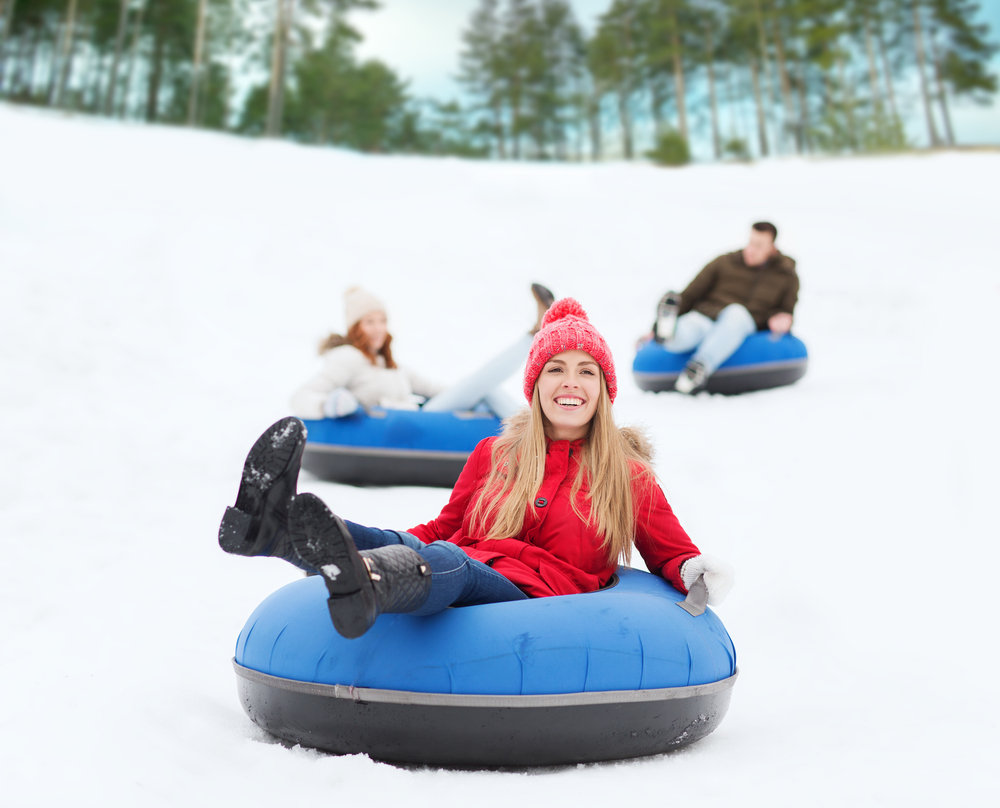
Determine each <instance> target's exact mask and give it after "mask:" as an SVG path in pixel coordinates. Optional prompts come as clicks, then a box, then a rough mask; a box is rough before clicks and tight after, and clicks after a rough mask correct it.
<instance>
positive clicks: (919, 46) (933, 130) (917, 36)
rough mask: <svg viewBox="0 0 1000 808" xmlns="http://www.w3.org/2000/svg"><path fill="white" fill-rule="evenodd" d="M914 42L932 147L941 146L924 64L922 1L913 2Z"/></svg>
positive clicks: (914, 0)
mask: <svg viewBox="0 0 1000 808" xmlns="http://www.w3.org/2000/svg"><path fill="white" fill-rule="evenodd" d="M913 41H914V45H915V47H916V50H917V72H918V73H919V74H920V94H921V96H922V97H923V100H924V114H925V115H926V117H927V135H928V137H929V138H930V141H931V147H934V146H940V145H941V139H940V138H939V137H938V133H937V127H936V126H935V125H934V113H933V111H932V110H931V94H930V90H928V88H927V74H926V68H925V66H924V63H925V62H926V59H925V57H924V34H923V28H922V27H921V22H920V0H913Z"/></svg>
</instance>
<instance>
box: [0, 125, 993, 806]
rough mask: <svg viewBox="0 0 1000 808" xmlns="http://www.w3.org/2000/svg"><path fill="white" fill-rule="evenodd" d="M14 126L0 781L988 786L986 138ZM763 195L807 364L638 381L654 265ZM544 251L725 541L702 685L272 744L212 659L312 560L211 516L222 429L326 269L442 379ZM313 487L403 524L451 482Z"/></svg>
mask: <svg viewBox="0 0 1000 808" xmlns="http://www.w3.org/2000/svg"><path fill="white" fill-rule="evenodd" d="M0 153H2V154H4V155H5V160H4V162H3V170H2V181H0V269H2V272H3V294H2V296H0V306H2V310H0V362H2V375H0V390H2V396H0V407H2V417H3V424H4V426H3V429H2V433H0V434H2V457H3V460H4V463H3V466H2V469H0V475H2V478H0V535H2V536H3V547H4V558H3V563H2V565H0V598H2V603H3V609H2V612H0V632H2V634H0V636H2V638H3V649H2V654H0V679H2V681H3V683H4V690H5V696H6V700H5V704H4V708H3V723H2V727H3V732H2V740H0V744H2V746H0V761H3V764H2V765H3V774H2V782H3V786H2V790H3V796H4V803H5V804H7V805H53V804H59V805H102V806H106V805H115V804H122V805H143V806H146V805H171V806H173V805H177V804H184V805H192V806H200V805H211V806H218V805H222V804H241V805H247V806H271V805H274V804H278V803H279V802H280V804H283V805H288V804H294V805H334V804H335V805H342V806H349V805H362V804H363V805H367V806H390V805H397V804H405V805H407V806H408V808H420V807H421V806H458V805H468V804H470V803H473V802H474V803H475V804H476V805H477V806H479V807H480V808H492V807H493V806H497V807H498V808H499V807H500V806H504V807H506V806H509V805H514V804H529V803H530V804H539V805H553V806H562V805H573V806H580V805H593V806H597V805H610V804H622V803H625V804H628V803H630V802H632V803H635V802H640V803H641V804H645V805H668V804H669V805H683V806H702V808H704V807H705V806H733V805H739V806H742V807H743V808H747V806H768V808H774V807H775V806H795V807H796V808H799V807H800V806H804V805H808V806H823V805H829V806H842V805H847V804H850V805H854V806H875V805H906V806H939V805H943V804H967V805H974V806H980V805H996V804H998V802H1000V787H998V779H997V773H996V772H997V769H996V766H995V762H996V756H997V752H998V746H997V725H998V716H1000V711H998V696H997V686H996V683H995V680H994V675H995V671H996V669H997V661H998V660H997V656H998V652H997V643H996V614H997V607H996V601H995V596H994V594H993V585H994V582H995V578H996V571H997V566H998V564H997V562H998V549H997V545H998V542H997V538H998V534H997V523H996V518H995V514H994V512H993V507H992V506H990V505H989V502H991V501H994V500H993V497H994V496H996V491H997V488H998V483H1000V479H998V472H997V456H998V449H1000V440H998V427H997V417H996V397H997V396H996V394H997V392H998V386H1000V382H998V377H997V372H996V370H997V358H996V346H997V339H996V328H997V310H998V307H1000V274H998V271H997V269H998V262H997V257H996V246H995V235H996V227H997V208H996V189H997V187H998V186H1000V155H997V154H992V153H976V154H973V153H946V154H936V155H933V156H898V157H885V158H878V159H874V158H868V159H852V160H847V159H829V160H806V159H783V160H772V161H768V162H764V163H760V164H755V165H704V166H694V167H690V168H686V169H683V170H661V169H656V168H653V167H650V166H648V165H643V164H631V165H627V164H606V165H596V166H591V165H581V166H576V165H533V164H523V163H505V164H501V163H473V162H462V161H457V160H438V159H430V158H404V157H372V156H362V155H358V154H351V153H345V152H340V151H336V150H330V149H313V148H303V147H297V146H294V145H291V144H288V143H281V142H264V141H253V140H241V139H236V138H233V137H228V136H220V135H214V134H207V133H199V132H191V131H186V130H182V129H170V128H157V127H138V126H129V125H119V124H110V123H102V122H99V121H93V120H85V119H75V118H72V117H66V116H62V115H58V114H50V113H42V112H37V111H29V110H24V109H19V108H15V107H10V106H2V105H0ZM762 218H767V219H771V220H773V221H775V222H776V223H777V225H778V227H779V228H780V230H781V234H780V237H779V245H780V246H781V247H782V248H783V249H784V250H785V251H786V252H788V253H789V254H791V255H792V256H794V257H795V258H796V259H797V260H798V261H799V268H800V272H801V278H802V286H803V289H802V295H801V301H800V306H799V309H798V311H797V321H796V328H795V330H796V333H798V334H799V336H800V337H802V338H803V339H804V340H805V341H806V343H807V345H808V346H809V349H810V353H811V364H810V368H809V372H808V374H807V375H806V377H805V378H804V379H803V380H802V381H801V382H799V383H798V384H796V385H794V386H792V387H788V388H784V389H778V390H772V391H765V392H760V393H755V394H752V395H746V396H741V397H733V398H722V397H709V396H705V395H702V396H699V397H697V398H693V399H692V398H686V397H681V396H678V395H673V394H661V395H654V394H651V393H642V392H640V391H639V390H638V388H636V387H635V385H634V384H633V383H632V381H631V372H630V363H631V359H632V356H633V348H634V342H635V339H636V338H637V337H638V336H639V335H640V334H641V333H643V332H644V331H646V330H648V328H649V326H650V324H651V323H652V320H653V317H654V314H655V307H656V302H657V301H658V300H659V298H660V296H661V295H662V294H663V292H664V291H665V290H667V289H670V288H674V289H676V288H680V287H682V286H683V284H685V283H686V282H687V280H688V279H689V278H690V277H691V276H692V275H693V274H694V273H695V272H696V271H697V270H698V269H700V268H701V266H703V265H704V264H705V263H706V262H707V261H708V260H710V259H711V258H713V257H714V256H715V255H716V254H718V253H720V252H723V251H728V250H731V249H736V248H738V247H740V246H742V244H743V242H744V241H745V239H746V235H747V232H748V228H749V224H750V223H751V222H753V221H755V220H757V219H762ZM532 281H539V282H542V283H545V284H546V285H547V286H549V287H550V288H551V289H553V290H554V291H555V292H556V294H557V296H567V295H571V296H573V297H575V298H577V299H578V300H580V302H581V303H582V304H583V305H584V307H585V308H586V310H587V312H588V314H589V315H590V317H591V320H592V322H593V323H594V324H595V326H596V327H597V328H598V329H600V330H601V332H602V333H603V334H604V335H605V337H606V338H607V340H608V342H609V344H610V346H611V348H612V350H613V352H614V355H615V358H616V360H617V364H618V373H619V376H620V378H621V390H620V394H619V396H618V400H617V402H616V405H615V409H616V412H617V415H618V418H619V420H620V421H621V422H622V423H638V424H645V425H646V426H647V427H648V429H649V431H650V433H651V436H652V437H653V439H654V442H655V444H656V446H657V448H658V466H657V469H658V472H659V474H660V477H661V479H662V482H663V485H664V488H665V490H666V492H667V495H668V498H669V499H670V501H671V503H672V505H673V507H674V509H675V510H676V512H677V514H678V515H679V518H680V519H681V522H682V524H683V525H684V526H685V527H686V528H687V530H688V532H689V533H690V534H691V536H692V537H693V538H694V539H695V541H696V542H697V543H698V544H699V546H700V547H701V548H702V549H703V550H704V551H705V552H709V553H712V554H714V555H718V556H719V557H721V558H724V559H726V560H727V561H729V562H731V563H732V564H733V565H734V567H735V568H736V571H737V575H738V579H739V583H738V585H737V586H736V587H735V588H734V589H733V591H732V592H731V593H730V595H729V597H728V598H727V600H726V602H725V604H724V605H723V606H722V607H720V608H719V610H718V612H719V614H720V616H721V617H722V619H723V620H724V621H725V623H726V625H727V627H728V629H729V631H730V633H731V634H732V636H733V638H734V641H735V644H736V648H737V651H738V654H739V665H740V671H741V673H740V679H739V681H738V682H737V684H736V687H735V690H734V695H733V701H732V706H731V709H730V712H729V715H728V717H727V718H726V720H725V721H724V722H723V723H722V725H721V727H720V729H719V730H718V731H717V732H715V733H714V734H713V735H711V736H710V737H708V738H707V739H705V740H703V741H701V742H699V743H697V744H694V745H693V746H691V747H688V748H685V749H683V750H680V751H678V752H676V753H671V754H667V755H663V756H658V757H654V758H647V759H642V760H636V761H630V762H622V763H613V764H604V765H588V766H580V767H568V768H561V769H553V770H545V771H542V772H533V773H526V772H518V773H509V772H508V773H501V772H493V773H487V772H453V771H440V770H423V769H406V768H396V767H393V766H389V765H386V764H382V763H376V762H373V761H371V760H370V759H368V758H367V757H365V756H362V755H358V756H347V757H333V756H328V755H324V754H320V753H317V752H314V751H310V750H306V749H302V748H292V749H289V748H286V747H285V746H283V745H281V744H279V743H277V742H275V741H274V740H273V739H271V738H270V737H268V736H267V735H266V734H265V733H264V732H263V731H261V730H259V729H257V728H256V727H255V726H254V725H253V724H252V723H251V722H250V721H249V720H248V719H247V717H246V716H245V715H244V713H243V711H242V709H241V707H240V704H239V702H238V700H237V697H236V687H235V684H236V683H235V676H234V673H233V670H232V668H231V666H230V658H231V656H232V654H233V649H234V644H235V640H236V637H237V634H238V632H239V630H240V628H241V627H242V625H243V623H244V621H245V620H246V618H247V617H248V616H249V614H250V613H251V611H252V610H253V609H254V608H255V607H256V605H257V604H258V603H259V602H260V601H261V600H262V599H263V598H264V597H266V596H267V595H268V594H269V593H270V592H272V591H273V590H274V589H276V588H277V587H279V586H281V585H283V584H284V583H287V582H288V581H291V580H294V579H296V578H297V577H299V576H300V575H301V573H300V572H299V571H297V570H296V569H294V568H293V567H292V566H290V565H288V564H286V563H284V562H281V561H278V560H270V559H256V558H242V557H234V556H229V555H226V554H225V553H223V552H222V551H221V550H220V549H219V548H218V546H217V543H216V533H217V530H218V525H219V520H220V518H221V517H222V514H223V511H224V509H225V507H226V505H231V504H232V502H233V500H234V499H235V496H236V492H237V488H238V486H239V482H240V470H241V468H242V465H243V460H244V457H245V455H246V452H247V451H248V450H249V448H250V446H251V445H252V444H253V441H254V440H255V439H256V437H257V436H258V435H259V434H260V433H261V432H262V431H263V430H264V428H266V427H267V426H268V425H269V424H271V423H273V422H274V421H275V420H277V419H278V418H280V417H282V416H284V415H287V414H288V410H287V407H288V398H289V395H290V394H291V392H292V391H293V390H294V389H295V388H296V386H297V385H299V384H300V383H301V382H302V381H303V380H305V379H306V378H308V377H309V375H310V374H311V373H312V372H313V371H314V369H315V366H316V363H317V361H318V360H317V358H316V356H315V347H316V343H317V341H318V340H319V339H320V338H321V337H323V336H325V334H326V332H327V331H328V330H330V329H340V328H341V327H342V325H343V323H342V318H343V313H342V312H343V309H342V297H341V296H342V294H343V292H344V290H345V289H346V288H348V287H349V286H352V285H354V284H358V283H361V284H363V285H364V286H365V288H367V289H370V290H371V291H372V292H373V293H375V294H377V295H378V296H380V297H382V298H383V299H384V300H385V301H386V303H387V305H388V306H389V309H390V311H389V317H390V327H391V331H392V333H393V335H394V337H395V342H394V344H393V351H394V354H395V357H396V359H397V361H399V362H400V363H402V364H404V365H410V366H412V367H413V368H414V369H415V370H417V371H418V372H421V373H423V374H425V375H427V376H428V377H432V378H437V379H439V380H440V381H442V382H446V383H448V382H453V381H455V380H457V379H459V378H461V377H462V376H463V375H464V374H466V373H468V372H470V371H471V370H473V369H474V368H475V367H476V366H477V363H478V362H479V361H481V360H482V359H483V358H485V357H488V356H490V355H492V354H494V353H496V352H497V351H498V350H499V349H501V348H502V347H504V346H506V345H507V344H508V343H509V341H510V339H511V338H512V337H514V336H515V335H516V334H518V333H521V332H522V331H523V330H525V329H527V328H528V327H530V325H531V323H532V322H533V320H534V313H535V305H534V301H533V299H532V298H531V295H530V292H529V284H530V283H531V282H532ZM505 384H506V386H507V387H508V388H509V389H510V391H511V393H513V394H515V395H516V394H517V392H518V389H519V380H518V379H517V378H512V379H510V380H508V381H507V382H506V383H505ZM991 413H992V414H991ZM300 490H306V491H312V492H314V493H316V494H319V495H320V496H322V497H323V498H324V499H325V500H326V501H327V502H328V503H329V504H330V506H331V507H332V508H333V509H334V510H335V511H337V512H338V513H340V514H342V515H343V516H345V517H346V518H349V519H352V520H355V521H358V522H361V523H370V524H375V525H378V526H384V527H395V528H404V529H405V528H406V527H409V526H411V525H413V524H416V523H419V522H423V521H425V520H426V519H428V518H430V517H432V516H434V515H436V514H437V512H438V510H439V508H440V507H441V506H442V505H443V504H444V503H445V502H446V500H447V496H448V492H447V491H445V490H435V489H417V488H397V489H367V490H360V489H355V488H350V487H345V486H338V485H333V484H328V483H323V482H320V481H317V480H315V479H313V478H310V477H308V475H304V476H303V479H302V481H301V485H300ZM959 561H961V563H959V564H956V562H959ZM965 561H970V563H969V567H968V568H967V569H966V568H965V566H964V563H965Z"/></svg>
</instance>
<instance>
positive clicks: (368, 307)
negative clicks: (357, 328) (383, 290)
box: [344, 286, 385, 331]
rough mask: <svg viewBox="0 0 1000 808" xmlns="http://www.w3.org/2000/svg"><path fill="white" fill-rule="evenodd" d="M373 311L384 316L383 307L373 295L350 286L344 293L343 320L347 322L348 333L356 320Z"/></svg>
mask: <svg viewBox="0 0 1000 808" xmlns="http://www.w3.org/2000/svg"><path fill="white" fill-rule="evenodd" d="M373 311H380V312H382V313H383V314H385V306H384V305H382V301H381V300H379V299H378V298H377V297H375V295H373V294H371V293H370V292H366V291H365V290H364V289H362V288H361V287H360V286H352V287H351V288H350V289H348V290H347V291H346V292H344V320H345V321H346V322H347V330H348V331H350V330H351V326H353V325H354V324H355V323H356V322H358V320H360V319H361V318H362V317H364V316H365V315H366V314H371V313H372V312H373Z"/></svg>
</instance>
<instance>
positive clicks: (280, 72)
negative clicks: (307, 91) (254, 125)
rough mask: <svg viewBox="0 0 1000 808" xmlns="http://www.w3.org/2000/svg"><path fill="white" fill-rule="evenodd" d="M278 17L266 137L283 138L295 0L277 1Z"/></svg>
mask: <svg viewBox="0 0 1000 808" xmlns="http://www.w3.org/2000/svg"><path fill="white" fill-rule="evenodd" d="M277 3H278V15H277V19H276V20H275V25H274V47H273V49H272V52H271V86H270V90H269V92H268V94H267V124H266V126H265V128H264V136H265V137H280V136H281V119H282V116H283V114H284V107H285V61H286V52H287V50H288V33H289V31H290V30H291V28H292V19H293V17H294V15H295V0H277Z"/></svg>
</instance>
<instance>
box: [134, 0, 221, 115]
mask: <svg viewBox="0 0 1000 808" xmlns="http://www.w3.org/2000/svg"><path fill="white" fill-rule="evenodd" d="M123 2H125V0H123ZM205 5H206V0H198V27H197V29H196V30H195V35H194V64H193V65H192V66H191V92H190V93H189V94H188V117H187V125H188V126H194V124H195V120H196V117H197V113H198V91H199V89H200V85H201V73H202V64H201V63H202V56H203V51H204V48H205Z"/></svg>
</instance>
